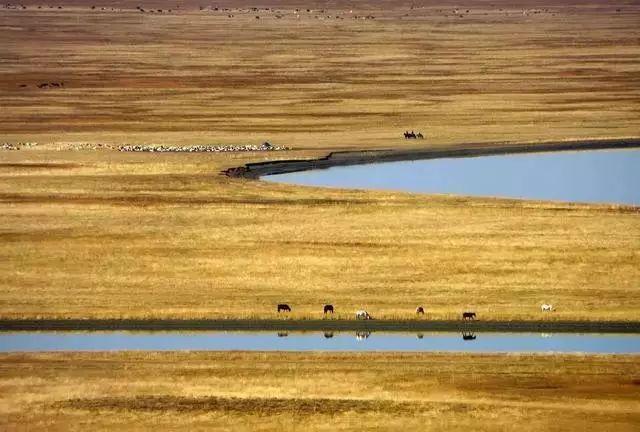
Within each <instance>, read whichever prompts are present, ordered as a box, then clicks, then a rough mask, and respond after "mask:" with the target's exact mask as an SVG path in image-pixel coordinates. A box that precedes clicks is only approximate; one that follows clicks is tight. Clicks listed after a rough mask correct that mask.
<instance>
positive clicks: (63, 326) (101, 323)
mask: <svg viewBox="0 0 640 432" xmlns="http://www.w3.org/2000/svg"><path fill="white" fill-rule="evenodd" d="M110 330H122V331H205V330H206V331H250V330H251V331H271V330H281V331H357V330H369V331H389V332H395V331H398V332H400V331H448V332H452V331H490V332H554V333H563V332H584V333H640V321H481V320H475V321H462V320H458V321H450V320H449V321H445V320H423V319H413V320H375V319H374V320H362V321H358V320H344V319H336V320H334V319H313V320H288V319H264V320H255V319H33V320H29V319H16V320H0V332H8V331H110Z"/></svg>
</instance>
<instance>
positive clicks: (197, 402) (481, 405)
mask: <svg viewBox="0 0 640 432" xmlns="http://www.w3.org/2000/svg"><path fill="white" fill-rule="evenodd" d="M639 386H640V363H639V362H638V361H637V357H635V356H581V355H568V356H560V355H477V354H465V355H456V354H430V355H426V354H373V353H369V354H328V353H307V354H303V353H241V352H239V353H75V354H54V353H52V354H10V355H7V354H4V355H1V356H0V389H1V390H2V391H0V426H1V427H2V428H3V430H7V431H9V430H25V429H28V430H65V431H67V430H87V429H92V430H124V429H127V430H130V429H131V428H136V429H156V430H157V429H162V430H173V429H181V430H183V429H186V428H188V429H197V430H204V429H206V430H229V427H232V428H233V430H250V431H259V430H306V431H327V430H338V431H343V430H362V429H366V430H380V431H382V430H407V429H415V430H479V431H496V430H505V431H507V430H509V431H511V430H519V431H541V430H544V431H556V430H557V431H568V430H585V429H589V430H615V431H632V430H637V425H638V423H639V422H640V402H639V400H638V392H639Z"/></svg>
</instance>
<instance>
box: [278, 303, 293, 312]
mask: <svg viewBox="0 0 640 432" xmlns="http://www.w3.org/2000/svg"><path fill="white" fill-rule="evenodd" d="M280 312H291V307H290V306H289V305H288V304H286V303H280V304H279V305H278V313H280Z"/></svg>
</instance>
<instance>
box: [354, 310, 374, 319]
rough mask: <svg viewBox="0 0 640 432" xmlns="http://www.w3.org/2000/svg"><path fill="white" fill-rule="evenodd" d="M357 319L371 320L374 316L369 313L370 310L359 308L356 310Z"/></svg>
mask: <svg viewBox="0 0 640 432" xmlns="http://www.w3.org/2000/svg"><path fill="white" fill-rule="evenodd" d="M356 319H359V320H362V319H363V320H370V319H372V318H371V315H369V312H367V311H366V310H359V311H357V312H356Z"/></svg>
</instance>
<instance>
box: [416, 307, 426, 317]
mask: <svg viewBox="0 0 640 432" xmlns="http://www.w3.org/2000/svg"><path fill="white" fill-rule="evenodd" d="M416 315H424V308H423V307H422V306H418V307H417V308H416Z"/></svg>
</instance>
